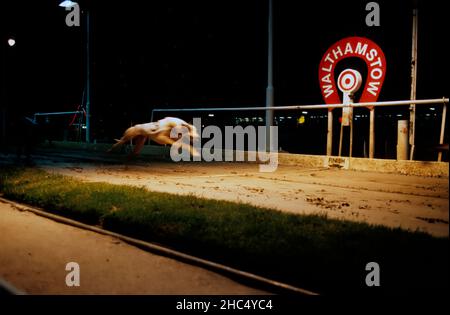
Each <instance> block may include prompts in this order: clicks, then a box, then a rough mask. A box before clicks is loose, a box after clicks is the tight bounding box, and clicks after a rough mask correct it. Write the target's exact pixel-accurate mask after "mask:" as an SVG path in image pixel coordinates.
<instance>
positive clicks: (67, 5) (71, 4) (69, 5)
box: [59, 0, 77, 8]
mask: <svg viewBox="0 0 450 315" xmlns="http://www.w3.org/2000/svg"><path fill="white" fill-rule="evenodd" d="M75 5H77V3H76V2H74V1H70V0H65V1H63V2H61V3H60V4H59V6H60V7H63V8H72V7H74V6H75Z"/></svg>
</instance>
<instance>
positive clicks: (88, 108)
mask: <svg viewBox="0 0 450 315" xmlns="http://www.w3.org/2000/svg"><path fill="white" fill-rule="evenodd" d="M90 28H91V25H90V15H89V10H88V9H86V143H90V140H91V56H90V40H91V39H90Z"/></svg>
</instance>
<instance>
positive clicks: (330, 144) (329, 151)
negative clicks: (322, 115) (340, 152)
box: [327, 108, 333, 156]
mask: <svg viewBox="0 0 450 315" xmlns="http://www.w3.org/2000/svg"><path fill="white" fill-rule="evenodd" d="M332 153H333V109H332V108H329V109H328V130H327V156H331V155H332Z"/></svg>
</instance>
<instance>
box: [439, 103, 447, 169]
mask: <svg viewBox="0 0 450 315" xmlns="http://www.w3.org/2000/svg"><path fill="white" fill-rule="evenodd" d="M443 106H444V107H443V108H442V122H441V135H440V137H439V144H444V135H445V118H446V116H447V105H446V104H445V103H444V104H443ZM438 161H439V162H441V161H442V151H439V153H438Z"/></svg>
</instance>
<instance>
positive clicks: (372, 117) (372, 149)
mask: <svg viewBox="0 0 450 315" xmlns="http://www.w3.org/2000/svg"><path fill="white" fill-rule="evenodd" d="M374 156H375V107H373V108H371V109H370V127H369V159H373V158H374Z"/></svg>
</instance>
